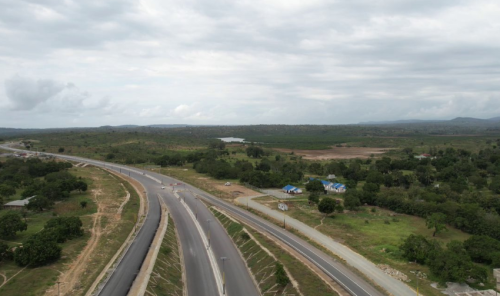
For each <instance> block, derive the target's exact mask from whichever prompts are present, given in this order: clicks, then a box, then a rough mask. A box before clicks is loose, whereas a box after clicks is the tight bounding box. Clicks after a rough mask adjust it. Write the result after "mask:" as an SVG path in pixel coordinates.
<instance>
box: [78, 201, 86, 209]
mask: <svg viewBox="0 0 500 296" xmlns="http://www.w3.org/2000/svg"><path fill="white" fill-rule="evenodd" d="M80 206H81V207H82V209H84V208H86V207H87V201H85V200H82V201H81V202H80Z"/></svg>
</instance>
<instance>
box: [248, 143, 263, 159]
mask: <svg viewBox="0 0 500 296" xmlns="http://www.w3.org/2000/svg"><path fill="white" fill-rule="evenodd" d="M246 152H247V156H248V157H252V158H259V157H261V156H262V155H264V150H262V148H260V147H256V146H250V147H248V148H247V149H246Z"/></svg>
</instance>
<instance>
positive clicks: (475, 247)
mask: <svg viewBox="0 0 500 296" xmlns="http://www.w3.org/2000/svg"><path fill="white" fill-rule="evenodd" d="M464 248H465V250H466V251H467V253H468V254H469V256H470V257H471V259H472V260H473V261H474V262H478V263H487V264H490V263H491V262H492V260H493V258H492V255H493V254H495V253H498V252H500V241H498V240H496V239H494V238H491V237H489V236H486V235H473V236H471V237H469V238H468V239H467V240H466V241H464Z"/></svg>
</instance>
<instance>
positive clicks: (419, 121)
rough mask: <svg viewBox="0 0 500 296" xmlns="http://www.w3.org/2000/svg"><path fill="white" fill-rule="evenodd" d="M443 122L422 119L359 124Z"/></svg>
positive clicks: (363, 123) (361, 123) (362, 123)
mask: <svg viewBox="0 0 500 296" xmlns="http://www.w3.org/2000/svg"><path fill="white" fill-rule="evenodd" d="M442 121H445V120H422V119H406V120H394V121H366V122H360V123H358V124H360V125H380V124H407V123H431V122H442Z"/></svg>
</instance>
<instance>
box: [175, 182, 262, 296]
mask: <svg viewBox="0 0 500 296" xmlns="http://www.w3.org/2000/svg"><path fill="white" fill-rule="evenodd" d="M179 196H180V197H181V198H183V200H185V202H186V204H187V205H188V206H189V208H190V209H191V211H192V212H193V213H195V215H196V216H197V217H198V221H200V224H201V226H202V228H203V231H204V232H205V234H206V235H207V236H208V234H209V232H210V237H211V240H210V247H211V248H212V250H213V252H214V254H215V257H216V258H217V259H218V260H217V263H218V264H219V269H220V270H221V271H223V269H224V270H225V273H226V288H227V294H228V295H260V294H259V291H258V290H257V289H256V287H255V284H254V282H253V281H252V279H251V278H250V277H249V276H248V269H247V267H246V264H245V262H244V261H243V259H242V258H241V256H240V254H239V253H238V251H237V250H236V247H235V246H234V244H233V242H232V241H231V239H230V238H229V237H228V235H227V233H226V230H225V229H224V228H223V227H222V225H221V224H220V223H219V222H218V221H217V218H215V217H214V215H213V214H212V212H211V211H210V210H208V209H207V208H206V207H205V205H204V204H203V203H202V202H201V201H200V200H197V199H195V196H194V195H193V194H192V193H191V192H189V191H184V192H179ZM207 220H211V222H210V225H209V223H208V222H207ZM221 257H226V258H228V259H229V260H226V262H225V263H224V266H222V260H220V258H221Z"/></svg>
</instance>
